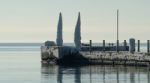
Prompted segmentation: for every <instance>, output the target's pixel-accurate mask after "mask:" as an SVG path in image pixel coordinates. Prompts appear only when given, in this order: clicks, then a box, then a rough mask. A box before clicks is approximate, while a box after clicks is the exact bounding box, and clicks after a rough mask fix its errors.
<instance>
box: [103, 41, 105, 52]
mask: <svg viewBox="0 0 150 83" xmlns="http://www.w3.org/2000/svg"><path fill="white" fill-rule="evenodd" d="M103 51H105V40H103Z"/></svg>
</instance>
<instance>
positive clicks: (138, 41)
mask: <svg viewBox="0 0 150 83" xmlns="http://www.w3.org/2000/svg"><path fill="white" fill-rule="evenodd" d="M138 52H140V40H138Z"/></svg>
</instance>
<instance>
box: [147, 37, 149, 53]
mask: <svg viewBox="0 0 150 83" xmlns="http://www.w3.org/2000/svg"><path fill="white" fill-rule="evenodd" d="M147 54H148V55H149V40H147Z"/></svg>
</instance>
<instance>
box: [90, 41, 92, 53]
mask: <svg viewBox="0 0 150 83" xmlns="http://www.w3.org/2000/svg"><path fill="white" fill-rule="evenodd" d="M91 52H92V40H90V53H91Z"/></svg>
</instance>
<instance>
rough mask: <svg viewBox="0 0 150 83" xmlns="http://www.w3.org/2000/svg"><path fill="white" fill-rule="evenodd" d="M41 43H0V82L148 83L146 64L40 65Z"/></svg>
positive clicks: (149, 76)
mask: <svg viewBox="0 0 150 83" xmlns="http://www.w3.org/2000/svg"><path fill="white" fill-rule="evenodd" d="M40 61H41V60H40V45H33V46H32V45H28V46H25V45H10V46H9V45H6V46H0V83H150V71H149V69H148V68H146V67H140V68H136V67H122V66H118V67H117V66H115V67H112V66H84V67H62V66H61V67H60V66H54V65H53V66H52V65H51V66H44V65H43V66H42V65H41V63H40Z"/></svg>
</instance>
